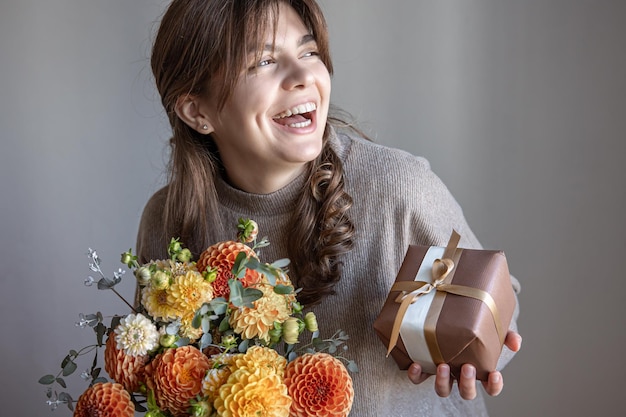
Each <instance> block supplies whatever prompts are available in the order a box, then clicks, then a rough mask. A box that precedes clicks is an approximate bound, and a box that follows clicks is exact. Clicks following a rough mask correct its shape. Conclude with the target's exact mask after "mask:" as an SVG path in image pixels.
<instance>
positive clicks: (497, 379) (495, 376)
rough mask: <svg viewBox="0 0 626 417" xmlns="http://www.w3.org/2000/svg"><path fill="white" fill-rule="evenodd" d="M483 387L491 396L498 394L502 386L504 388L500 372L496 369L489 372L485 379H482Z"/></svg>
mask: <svg viewBox="0 0 626 417" xmlns="http://www.w3.org/2000/svg"><path fill="white" fill-rule="evenodd" d="M483 388H485V392H486V393H487V394H489V395H491V396H496V395H498V394H500V393H501V392H502V388H504V380H503V379H502V374H501V373H500V372H498V371H493V372H490V373H489V377H488V378H487V381H483Z"/></svg>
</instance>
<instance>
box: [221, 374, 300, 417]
mask: <svg viewBox="0 0 626 417" xmlns="http://www.w3.org/2000/svg"><path fill="white" fill-rule="evenodd" d="M213 405H214V407H215V410H216V411H217V414H218V415H219V416H222V417H247V416H258V417H288V416H289V407H290V406H291V398H289V395H288V394H287V387H286V386H285V384H284V383H283V381H282V379H281V378H280V377H279V376H278V375H276V374H273V373H272V374H265V375H264V374H263V373H262V372H261V371H260V370H259V369H257V370H256V371H254V372H250V371H249V370H248V369H239V370H236V371H235V372H233V373H232V374H231V375H230V376H229V377H228V381H227V382H226V384H224V385H222V386H221V387H220V390H219V396H218V397H217V398H216V399H215V402H214V404H213Z"/></svg>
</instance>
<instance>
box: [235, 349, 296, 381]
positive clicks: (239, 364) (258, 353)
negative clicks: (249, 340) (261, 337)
mask: <svg viewBox="0 0 626 417" xmlns="http://www.w3.org/2000/svg"><path fill="white" fill-rule="evenodd" d="M286 366H287V359H285V358H284V357H282V356H280V355H279V354H278V352H276V351H275V350H274V349H270V348H267V347H262V346H252V347H251V348H249V349H248V351H247V352H246V353H245V354H243V355H237V356H236V357H235V358H234V361H233V367H234V368H235V369H247V370H248V371H250V372H254V371H255V370H256V369H259V370H260V371H261V374H262V375H269V374H276V375H278V376H279V377H281V378H282V377H283V375H284V373H285V367H286Z"/></svg>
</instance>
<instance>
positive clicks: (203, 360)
mask: <svg viewBox="0 0 626 417" xmlns="http://www.w3.org/2000/svg"><path fill="white" fill-rule="evenodd" d="M210 367H211V363H210V362H209V359H208V358H207V357H206V356H204V355H203V354H202V352H200V351H199V350H198V349H196V348H195V347H193V346H183V347H179V348H175V349H168V350H166V351H165V352H163V353H162V354H160V355H158V356H157V357H156V358H154V360H153V361H152V362H151V363H150V364H148V365H147V366H146V374H147V380H146V383H147V385H148V388H149V389H151V390H153V391H154V396H155V399H156V402H157V405H158V406H159V407H160V408H162V409H166V410H168V411H169V412H170V413H172V415H174V416H175V417H179V416H185V415H187V409H188V408H189V401H190V400H192V399H194V398H195V397H196V395H198V394H200V393H201V392H202V379H203V378H204V375H205V374H206V372H207V371H208V370H209V368H210Z"/></svg>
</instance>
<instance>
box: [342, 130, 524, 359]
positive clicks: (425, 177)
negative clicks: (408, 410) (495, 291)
mask: <svg viewBox="0 0 626 417" xmlns="http://www.w3.org/2000/svg"><path fill="white" fill-rule="evenodd" d="M354 140H355V142H354V143H353V145H352V148H353V151H352V152H350V156H348V158H352V160H351V161H350V165H351V166H357V167H367V170H369V172H367V171H366V170H365V169H359V168H357V169H356V171H357V172H356V173H352V181H353V182H355V184H356V185H355V187H356V188H357V189H358V190H361V191H363V190H366V189H370V190H372V189H374V190H376V192H370V193H363V192H360V194H365V195H375V196H376V197H374V198H375V199H376V200H378V201H385V206H386V207H387V208H386V209H384V208H383V209H382V211H383V212H384V211H385V210H387V213H388V214H389V215H392V216H393V217H394V218H395V220H396V221H394V222H393V224H391V225H389V224H387V225H386V227H387V228H394V229H395V230H394V231H393V233H390V235H391V236H393V239H396V240H397V239H398V237H402V240H403V242H401V247H399V248H398V249H397V250H405V249H406V245H408V244H414V245H425V246H446V244H447V243H448V240H449V238H450V235H451V233H452V230H453V229H454V230H456V231H457V232H458V233H459V234H460V235H461V242H460V244H459V246H461V247H464V248H468V249H482V245H481V244H480V241H479V240H478V239H477V238H476V236H475V234H474V232H473V231H472V230H471V228H470V226H469V224H468V223H467V221H466V219H465V216H464V214H463V210H462V208H461V206H460V205H459V204H458V202H457V201H456V199H455V198H454V196H453V195H452V194H451V192H450V191H449V189H448V188H447V186H446V185H445V184H444V183H443V181H441V179H440V178H439V177H438V176H437V175H436V174H435V173H434V172H433V171H432V169H431V167H430V164H429V162H428V160H426V159H425V158H422V157H417V156H415V155H412V154H410V153H408V152H405V151H402V150H398V149H392V148H387V147H384V146H381V145H376V144H373V143H371V142H363V141H361V140H359V139H354ZM370 204H371V205H372V206H373V205H374V204H376V202H374V201H373V202H371V203H370ZM388 234H389V233H388ZM390 243H391V242H390ZM396 243H397V242H396ZM511 286H512V288H513V291H514V293H515V301H516V307H515V311H514V313H513V319H512V321H511V325H510V327H509V329H510V330H514V331H517V318H518V316H519V301H518V296H517V294H518V293H519V292H520V284H519V282H518V280H517V279H516V278H515V277H513V276H511ZM514 355H515V353H514V352H512V351H511V350H509V349H508V348H507V347H506V346H505V347H504V348H503V351H502V354H501V356H500V359H499V361H498V367H497V369H502V368H503V367H504V366H505V365H506V364H507V363H508V362H509V361H510V360H511V359H512V358H513V356H514Z"/></svg>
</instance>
